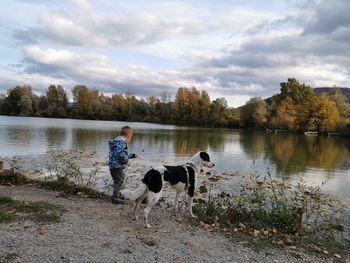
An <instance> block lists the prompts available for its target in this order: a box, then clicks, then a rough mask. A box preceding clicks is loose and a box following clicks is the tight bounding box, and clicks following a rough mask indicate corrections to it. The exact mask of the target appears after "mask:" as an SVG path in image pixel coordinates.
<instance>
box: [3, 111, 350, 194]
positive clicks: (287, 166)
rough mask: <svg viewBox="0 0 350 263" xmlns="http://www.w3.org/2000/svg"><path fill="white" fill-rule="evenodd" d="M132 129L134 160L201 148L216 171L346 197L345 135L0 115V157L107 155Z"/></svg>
mask: <svg viewBox="0 0 350 263" xmlns="http://www.w3.org/2000/svg"><path fill="white" fill-rule="evenodd" d="M126 124H128V125H130V126H131V127H133V128H134V138H133V141H132V143H131V144H130V151H133V152H136V153H140V155H141V158H140V160H139V161H141V162H143V163H144V164H148V165H153V164H157V163H165V162H167V163H169V164H174V163H180V162H183V161H184V160H186V159H187V158H188V157H190V156H191V155H192V154H193V153H195V152H197V151H198V150H206V151H208V152H209V153H210V155H211V157H212V159H213V161H214V162H215V164H216V166H215V170H216V171H217V172H225V173H232V172H236V171H239V172H242V173H249V172H251V171H252V165H253V160H255V164H256V169H257V170H258V171H259V172H260V173H261V174H264V173H266V171H267V169H269V170H270V171H271V173H272V174H273V175H274V176H276V177H280V178H281V177H283V178H285V179H287V180H288V181H291V182H295V181H297V180H298V179H299V178H300V177H302V178H303V179H304V180H305V181H306V182H307V183H308V184H310V185H320V184H321V183H322V182H325V186H324V189H325V190H326V191H328V192H330V193H333V194H336V195H340V196H345V197H350V139H349V138H340V137H334V138H332V137H318V136H304V135H291V134H265V133H263V132H249V131H237V130H229V129H207V128H187V127H177V126H171V125H158V124H149V123H126V122H112V121H87V120H70V119H46V118H25V117H6V116H0V157H13V156H16V155H19V156H22V157H26V158H37V157H39V156H40V155H42V154H45V152H46V151H48V150H53V149H88V150H94V151H96V152H97V153H98V155H99V156H100V157H101V159H103V158H107V153H108V144H107V141H108V140H109V139H111V138H114V137H116V135H117V134H118V131H119V129H120V127H122V126H123V125H126Z"/></svg>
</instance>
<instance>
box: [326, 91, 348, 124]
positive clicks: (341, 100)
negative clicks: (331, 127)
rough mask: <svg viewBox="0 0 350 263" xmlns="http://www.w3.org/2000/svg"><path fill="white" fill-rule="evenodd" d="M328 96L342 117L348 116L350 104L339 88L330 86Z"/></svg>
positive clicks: (346, 117)
mask: <svg viewBox="0 0 350 263" xmlns="http://www.w3.org/2000/svg"><path fill="white" fill-rule="evenodd" d="M329 98H330V99H331V100H332V101H334V103H335V105H336V106H337V109H338V111H339V114H340V116H341V117H342V118H345V119H348V118H350V104H349V103H348V101H347V97H345V96H344V95H343V93H342V92H341V90H340V89H339V88H337V87H334V88H332V89H331V91H330V94H329Z"/></svg>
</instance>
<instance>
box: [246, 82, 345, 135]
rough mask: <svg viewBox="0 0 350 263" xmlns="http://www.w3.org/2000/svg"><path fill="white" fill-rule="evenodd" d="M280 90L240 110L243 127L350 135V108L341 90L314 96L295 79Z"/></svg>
mask: <svg viewBox="0 0 350 263" xmlns="http://www.w3.org/2000/svg"><path fill="white" fill-rule="evenodd" d="M280 86H281V88H280V93H278V94H276V95H274V96H272V97H271V98H269V99H266V100H263V99H261V98H259V97H255V98H252V99H250V100H249V101H248V102H246V104H245V105H244V106H243V107H241V108H240V126H241V127H245V128H257V129H259V128H271V129H282V130H288V131H293V132H298V131H317V132H329V131H338V132H342V133H350V104H349V103H348V101H347V97H346V96H344V95H343V94H342V92H341V90H340V89H338V88H336V87H334V88H332V89H331V90H330V92H329V94H326V93H315V92H314V91H313V89H312V88H311V87H310V86H308V85H305V84H302V83H300V82H299V81H298V80H296V79H295V78H289V79H288V81H287V82H282V83H281V84H280Z"/></svg>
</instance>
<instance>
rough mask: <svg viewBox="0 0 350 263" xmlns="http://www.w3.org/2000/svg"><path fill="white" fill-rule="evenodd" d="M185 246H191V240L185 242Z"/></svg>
mask: <svg viewBox="0 0 350 263" xmlns="http://www.w3.org/2000/svg"><path fill="white" fill-rule="evenodd" d="M185 246H186V247H188V248H192V247H193V244H192V243H191V242H185Z"/></svg>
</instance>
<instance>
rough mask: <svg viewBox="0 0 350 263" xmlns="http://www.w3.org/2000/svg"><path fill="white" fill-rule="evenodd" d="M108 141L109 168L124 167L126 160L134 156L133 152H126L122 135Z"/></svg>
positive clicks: (126, 163) (125, 144) (126, 148)
mask: <svg viewBox="0 0 350 263" xmlns="http://www.w3.org/2000/svg"><path fill="white" fill-rule="evenodd" d="M108 143H109V155H108V165H109V168H119V169H125V168H126V166H127V165H128V160H129V159H132V158H135V154H134V153H131V154H128V144H127V143H126V141H125V138H124V137H123V136H118V137H117V138H115V139H114V140H110V141H108Z"/></svg>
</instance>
